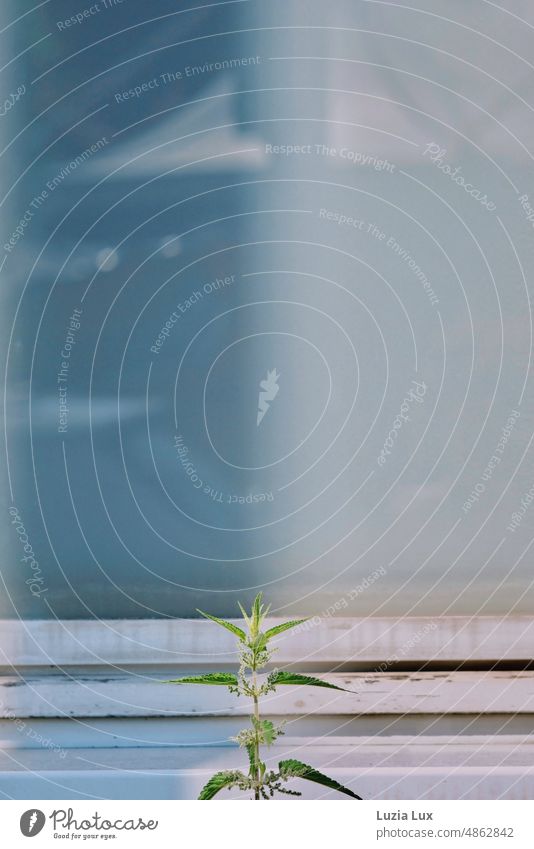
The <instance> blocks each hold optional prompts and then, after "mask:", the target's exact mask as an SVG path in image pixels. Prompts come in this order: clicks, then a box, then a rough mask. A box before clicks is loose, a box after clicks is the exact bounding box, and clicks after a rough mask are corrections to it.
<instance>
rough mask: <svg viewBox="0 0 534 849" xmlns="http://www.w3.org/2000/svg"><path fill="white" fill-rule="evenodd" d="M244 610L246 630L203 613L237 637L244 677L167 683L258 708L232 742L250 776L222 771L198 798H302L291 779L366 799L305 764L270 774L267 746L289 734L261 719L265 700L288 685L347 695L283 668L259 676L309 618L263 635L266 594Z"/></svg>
mask: <svg viewBox="0 0 534 849" xmlns="http://www.w3.org/2000/svg"><path fill="white" fill-rule="evenodd" d="M239 608H240V610H241V613H242V615H243V620H244V625H245V627H246V630H244V629H243V628H240V627H239V626H237V625H235V624H234V623H233V622H227V621H225V620H224V619H219V618H218V617H217V616H211V615H210V614H209V613H204V612H203V611H202V610H199V611H198V612H199V613H200V614H202V616H205V617H206V618H207V619H211V621H212V622H215V623H217V625H221V626H222V627H223V628H226V630H227V631H231V633H232V634H234V636H235V637H236V638H237V641H238V649H239V659H240V663H239V670H238V672H237V673H236V674H234V673H231V672H209V673H206V674H203V675H192V676H188V677H186V678H179V679H178V680H173V681H167V682H165V683H167V684H207V685H211V686H222V687H227V688H228V690H229V691H230V692H231V693H234V694H235V695H236V696H245V697H246V698H249V699H252V703H253V706H254V710H253V714H252V715H251V716H250V725H249V726H248V727H247V728H244V729H243V730H242V731H240V732H239V734H238V735H237V736H236V737H233V738H232V739H233V740H234V741H235V742H237V743H238V744H239V745H240V746H241V747H242V748H243V749H245V750H246V752H247V755H248V761H249V770H248V773H244V772H242V771H241V770H237V769H236V770H224V771H222V772H217V773H216V774H215V775H213V776H212V777H211V778H210V780H209V781H208V783H207V784H206V785H205V787H204V788H203V789H202V791H201V793H200V796H199V797H198V798H199V799H201V800H209V799H213V798H214V797H215V796H216V795H217V793H219V792H220V791H221V790H223V789H227V790H231V789H233V788H237V789H238V790H241V791H243V792H245V793H250V797H249V798H251V799H255V800H258V801H261V800H262V799H266V800H269V799H272V798H273V797H274V795H275V793H280V794H284V795H288V796H300V795H301V793H300V792H299V791H297V790H292V789H290V788H288V787H287V786H286V784H287V782H288V781H289V780H290V779H292V778H300V779H306V780H307V781H313V782H314V783H316V784H321V785H323V787H327V788H329V789H331V790H337V791H339V792H340V793H344V794H345V795H347V796H350V797H351V798H352V799H360V797H359V796H357V795H356V794H355V793H353V792H352V790H349V789H348V788H347V787H343V785H341V784H339V782H338V781H335V780H334V779H333V778H329V777H328V776H327V775H323V774H322V773H321V772H318V771H317V770H316V769H314V768H313V767H311V766H308V765H307V764H304V763H302V762H301V761H297V760H295V759H293V758H291V759H289V760H283V761H280V762H279V764H278V769H277V770H273V769H268V768H267V765H266V764H265V763H264V762H263V761H262V759H261V756H260V751H261V747H263V746H267V747H269V746H272V745H273V743H274V742H275V741H276V740H277V738H278V737H279V736H280V735H281V734H283V733H284V730H283V724H280V725H275V724H274V723H273V722H271V720H269V719H262V718H261V716H260V701H259V700H260V698H261V697H262V696H265V695H267V694H268V693H272V692H275V691H276V689H277V687H278V686H280V685H283V684H292V685H306V686H312V687H327V688H329V689H331V690H342V689H343V688H342V687H337V686H336V685H335V684H329V683H328V682H327V681H322V680H321V679H319V678H314V677H312V676H309V675H300V674H298V673H296V672H289V671H285V670H282V669H274V670H273V671H272V672H270V673H268V674H267V675H264V676H262V677H261V678H260V677H259V676H258V672H259V671H260V670H261V669H264V668H265V667H266V666H267V665H268V664H269V663H270V661H271V659H272V656H273V654H274V652H275V651H276V649H274V648H272V647H271V648H270V647H269V642H270V640H272V638H273V637H276V636H277V635H278V634H281V633H282V632H283V631H287V630H289V629H290V628H295V627H296V626H297V625H300V624H302V623H303V622H306V619H293V620H291V621H290V622H284V623H282V624H280V625H275V626H274V627H272V628H269V629H267V630H266V631H263V630H262V627H263V624H264V620H265V617H266V616H267V614H268V612H269V607H264V605H263V604H262V594H261V593H259V594H258V595H257V596H256V598H255V599H254V602H253V605H252V610H251V613H250V615H249V614H247V613H246V611H245V610H244V609H243V607H242V605H241V604H239Z"/></svg>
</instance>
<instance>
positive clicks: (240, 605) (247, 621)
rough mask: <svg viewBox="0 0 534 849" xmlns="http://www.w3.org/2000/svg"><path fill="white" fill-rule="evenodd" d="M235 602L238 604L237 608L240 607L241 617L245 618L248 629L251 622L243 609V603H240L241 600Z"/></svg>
mask: <svg viewBox="0 0 534 849" xmlns="http://www.w3.org/2000/svg"><path fill="white" fill-rule="evenodd" d="M237 603H238V605H239V609H240V611H241V615H242V617H243V619H244V620H245V622H246V624H247V627H248V628H249V630H250V627H251V625H252V622H251V621H250V617H249V616H248V614H247V611H246V610H245V608H244V607H243V605H242V604H241V602H240V601H238V602H237Z"/></svg>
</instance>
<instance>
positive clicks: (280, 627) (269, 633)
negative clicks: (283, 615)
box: [263, 619, 308, 641]
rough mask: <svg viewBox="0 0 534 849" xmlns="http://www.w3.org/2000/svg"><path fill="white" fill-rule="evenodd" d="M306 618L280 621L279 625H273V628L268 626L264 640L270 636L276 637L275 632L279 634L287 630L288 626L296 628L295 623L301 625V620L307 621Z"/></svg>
mask: <svg viewBox="0 0 534 849" xmlns="http://www.w3.org/2000/svg"><path fill="white" fill-rule="evenodd" d="M307 621H308V620H307V619H292V620H291V621H290V622H282V624H281V625H275V626H274V627H273V628H269V629H268V630H267V631H265V633H264V635H263V636H264V637H265V640H266V641H267V640H270V639H271V637H276V635H277V634H281V633H282V632H283V631H288V630H289V629H290V628H296V627H297V625H302V623H303V622H307Z"/></svg>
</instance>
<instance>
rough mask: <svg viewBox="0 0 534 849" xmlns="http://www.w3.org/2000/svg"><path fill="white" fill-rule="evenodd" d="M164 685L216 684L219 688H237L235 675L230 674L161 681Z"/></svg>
mask: <svg viewBox="0 0 534 849" xmlns="http://www.w3.org/2000/svg"><path fill="white" fill-rule="evenodd" d="M163 683H164V684H218V685H220V686H221V687H237V685H238V680H237V675H234V674H233V673H232V672H205V673H204V674H202V675H188V676H187V677H186V678H175V679H173V680H172V681H163Z"/></svg>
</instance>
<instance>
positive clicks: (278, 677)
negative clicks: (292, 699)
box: [269, 669, 351, 693]
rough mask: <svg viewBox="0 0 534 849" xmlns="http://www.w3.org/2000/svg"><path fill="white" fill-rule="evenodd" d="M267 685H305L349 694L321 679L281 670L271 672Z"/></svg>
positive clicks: (342, 688) (348, 691) (347, 691)
mask: <svg viewBox="0 0 534 849" xmlns="http://www.w3.org/2000/svg"><path fill="white" fill-rule="evenodd" d="M269 683H270V684H274V685H275V686H278V684H306V685H307V686H310V687H327V688H328V689H329V690H342V691H343V692H345V693H350V692H351V691H350V690H345V688H344V687H338V686H337V685H336V684H330V683H329V682H328V681H323V680H322V679H321V678H314V677H313V676H312V675H299V674H298V672H285V671H284V670H283V669H278V670H276V671H275V672H272V673H271V675H270V676H269Z"/></svg>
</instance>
